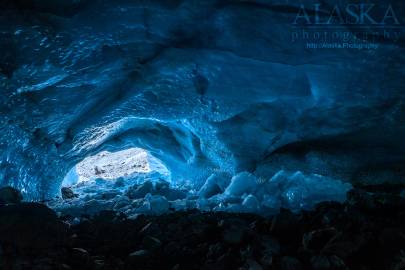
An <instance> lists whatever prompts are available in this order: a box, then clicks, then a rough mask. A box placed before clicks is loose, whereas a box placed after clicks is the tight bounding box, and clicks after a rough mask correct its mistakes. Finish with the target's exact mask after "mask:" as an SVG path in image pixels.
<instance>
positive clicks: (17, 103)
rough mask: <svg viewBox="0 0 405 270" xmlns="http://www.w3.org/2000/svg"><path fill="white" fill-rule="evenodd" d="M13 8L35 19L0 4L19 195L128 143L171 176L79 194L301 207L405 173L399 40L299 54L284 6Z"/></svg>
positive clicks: (29, 195)
mask: <svg viewBox="0 0 405 270" xmlns="http://www.w3.org/2000/svg"><path fill="white" fill-rule="evenodd" d="M328 1H329V0H328ZM328 1H327V2H328ZM19 2H21V5H22V6H23V7H24V10H28V11H29V14H30V18H31V19H30V20H24V19H21V18H20V17H19V16H14V15H13V14H14V11H13V12H10V10H9V9H8V8H9V7H5V8H4V9H1V10H0V13H1V15H2V16H0V20H1V22H2V23H1V26H0V28H1V31H0V49H1V50H2V52H3V53H2V55H1V56H0V89H1V90H0V91H1V93H2V95H0V111H1V113H0V129H1V132H0V185H1V186H6V185H10V186H13V187H16V188H17V189H19V190H21V191H22V193H23V195H24V198H25V199H26V200H34V201H45V200H53V199H55V196H58V195H59V192H60V187H61V186H62V185H63V186H65V185H76V184H77V183H78V182H79V180H78V178H79V176H80V175H79V174H80V173H79V174H78V171H77V167H76V168H75V166H76V165H77V164H78V163H80V162H82V161H83V160H85V159H86V158H88V157H91V156H95V155H97V154H99V153H103V152H105V151H107V152H110V153H115V152H119V151H126V150H128V149H131V148H141V149H144V150H145V151H146V152H147V153H149V154H150V155H151V156H153V157H154V158H156V159H152V160H149V164H150V165H151V166H152V165H153V166H155V167H156V168H157V167H159V166H160V167H162V168H163V167H164V168H166V171H167V174H164V173H161V174H160V175H158V174H155V175H148V176H146V175H133V178H132V179H121V180H116V179H115V181H113V182H111V183H107V182H106V183H104V182H102V181H98V183H96V181H95V180H94V179H91V180H90V181H89V182H88V183H86V184H83V185H77V186H76V189H77V190H78V191H79V193H81V194H86V195H83V196H82V197H81V198H84V197H85V196H89V197H88V198H92V197H93V196H95V194H97V193H98V194H102V193H105V192H107V190H114V189H115V190H118V191H119V192H121V193H124V192H125V190H126V188H127V187H128V185H129V182H130V183H131V185H135V186H138V185H141V184H142V183H144V182H145V181H146V180H147V178H148V177H149V180H151V179H152V180H159V179H163V180H167V181H168V182H170V185H171V186H170V187H167V186H166V187H165V186H162V187H161V188H159V184H158V188H157V189H156V187H155V186H154V187H153V189H154V190H155V191H153V192H156V193H153V192H152V193H151V194H152V196H155V195H156V196H157V195H159V194H160V196H165V198H166V199H167V200H168V201H169V202H170V203H171V202H173V205H174V207H178V208H182V207H183V208H184V207H185V208H187V207H193V205H197V204H198V205H200V206H201V207H202V208H204V209H213V208H218V209H228V208H232V209H242V208H243V207H247V208H249V207H251V206H252V207H253V206H254V204H255V200H254V199H253V196H254V197H255V198H256V199H257V201H258V202H259V210H258V211H261V210H263V209H277V208H278V207H288V208H292V209H297V208H306V207H310V206H311V205H313V203H314V202H318V201H321V200H329V199H336V200H341V199H342V198H343V193H344V192H343V191H345V190H346V189H347V186H346V185H345V184H342V183H341V182H339V181H340V180H341V181H343V182H347V183H351V184H355V185H357V186H359V185H360V186H361V185H367V184H373V185H374V184H375V185H379V184H386V183H388V184H398V183H399V184H401V183H403V181H404V179H405V172H404V170H403V164H404V162H405V155H404V153H405V149H404V147H403V138H404V136H405V128H404V125H403V119H404V116H405V98H404V97H405V96H404V91H403V87H402V86H403V85H404V78H405V76H404V69H403V67H402V65H401V64H399V63H402V62H403V60H404V55H405V54H404V53H403V50H404V49H403V42H402V43H401V42H398V43H393V42H378V45H379V49H378V50H376V51H369V50H362V51H357V50H356V51H355V50H317V51H312V50H308V49H306V48H305V42H300V41H297V42H292V41H291V36H290V34H291V33H289V32H288V30H286V29H290V26H291V24H290V23H289V22H290V21H291V20H293V19H294V14H293V13H291V12H288V11H289V10H291V8H296V5H295V4H292V3H290V2H289V1H287V2H288V3H286V1H274V3H273V2H272V3H267V2H266V1H242V2H243V3H242V2H240V1H226V4H220V5H219V4H218V3H219V2H218V1H187V0H184V1H183V0H182V1H174V2H173V1H143V2H142V3H141V2H139V1H119V4H117V3H116V2H114V1H102V3H101V2H100V1H92V0H89V1H85V2H86V5H77V6H76V4H75V3H77V2H78V1H63V3H62V8H61V7H60V6H57V5H53V4H52V5H51V4H50V1H36V3H37V5H38V6H37V8H35V9H34V10H32V9H31V8H30V7H29V5H26V4H24V3H23V2H24V1H19ZM79 2H81V1H79ZM169 2H170V3H169ZM248 2H249V3H248ZM265 2H266V3H265ZM281 2H283V8H274V6H273V4H277V3H281ZM49 5H50V6H49ZM90 18H91V19H90ZM105 18H109V20H105ZM240 21H248V22H249V23H248V24H243V25H241V24H240ZM297 171H300V172H301V173H297ZM114 177H115V176H114ZM231 178H232V181H231ZM207 179H210V180H209V181H208V180H207ZM127 180H128V181H129V182H128V181H127ZM131 181H132V182H131ZM152 182H153V181H152ZM155 182H156V181H155ZM96 184H97V185H96ZM173 187H181V188H180V189H174V188H173ZM136 188H137V187H135V188H134V189H136ZM143 194H144V192H143V193H142V194H141V195H139V196H138V195H136V196H135V197H137V198H135V197H134V198H130V200H132V201H133V200H141V201H140V202H139V203H143V202H142V200H144V199H145V198H144V197H143ZM123 195H125V194H123ZM110 196H113V194H110ZM81 198H80V199H79V200H78V204H79V205H82V204H83V205H85V204H84V203H82V202H83V201H82V199H81ZM99 200H103V198H99ZM111 200H112V199H111ZM244 202H245V206H244V205H243V204H244ZM137 203H138V202H136V203H135V202H134V205H136V206H137V207H139V206H140V205H138V204H137ZM97 204H98V203H97V202H91V203H90V206H91V207H90V206H89V207H90V208H91V209H92V208H97V207H101V206H100V205H97ZM248 206H249V207H248ZM253 208H254V207H253ZM127 210H131V209H127Z"/></svg>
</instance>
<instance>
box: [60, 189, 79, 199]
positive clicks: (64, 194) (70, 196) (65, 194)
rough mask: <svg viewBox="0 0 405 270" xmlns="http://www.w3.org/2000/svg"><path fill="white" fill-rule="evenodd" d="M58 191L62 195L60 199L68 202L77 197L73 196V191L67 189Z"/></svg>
mask: <svg viewBox="0 0 405 270" xmlns="http://www.w3.org/2000/svg"><path fill="white" fill-rule="evenodd" d="M60 191H61V193H62V199H64V200H69V199H73V198H76V197H78V195H77V194H75V193H74V192H73V190H72V189H71V188H69V187H63V188H61V190H60Z"/></svg>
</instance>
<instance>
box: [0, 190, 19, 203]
mask: <svg viewBox="0 0 405 270" xmlns="http://www.w3.org/2000/svg"><path fill="white" fill-rule="evenodd" d="M22 199H23V197H22V195H21V193H20V191H19V190H17V189H15V188H13V187H2V188H0V205H1V204H8V203H19V202H21V201H22Z"/></svg>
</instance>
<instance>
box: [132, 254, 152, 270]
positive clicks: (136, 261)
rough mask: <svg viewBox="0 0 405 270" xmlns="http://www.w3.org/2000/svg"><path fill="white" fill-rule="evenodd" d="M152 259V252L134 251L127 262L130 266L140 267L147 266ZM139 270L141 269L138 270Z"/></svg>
mask: <svg viewBox="0 0 405 270" xmlns="http://www.w3.org/2000/svg"><path fill="white" fill-rule="evenodd" d="M149 258H150V252H149V251H147V250H144V249H141V250H137V251H134V252H132V253H130V254H129V255H128V258H127V261H128V264H129V265H133V266H136V267H140V266H141V265H143V264H145V263H146V262H147V260H148V259H149ZM138 269H139V268H138Z"/></svg>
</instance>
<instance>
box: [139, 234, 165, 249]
mask: <svg viewBox="0 0 405 270" xmlns="http://www.w3.org/2000/svg"><path fill="white" fill-rule="evenodd" d="M143 246H144V247H145V248H146V249H148V250H154V249H157V248H160V247H161V246H162V242H160V240H159V239H157V238H155V237H152V236H145V238H144V239H143Z"/></svg>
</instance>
